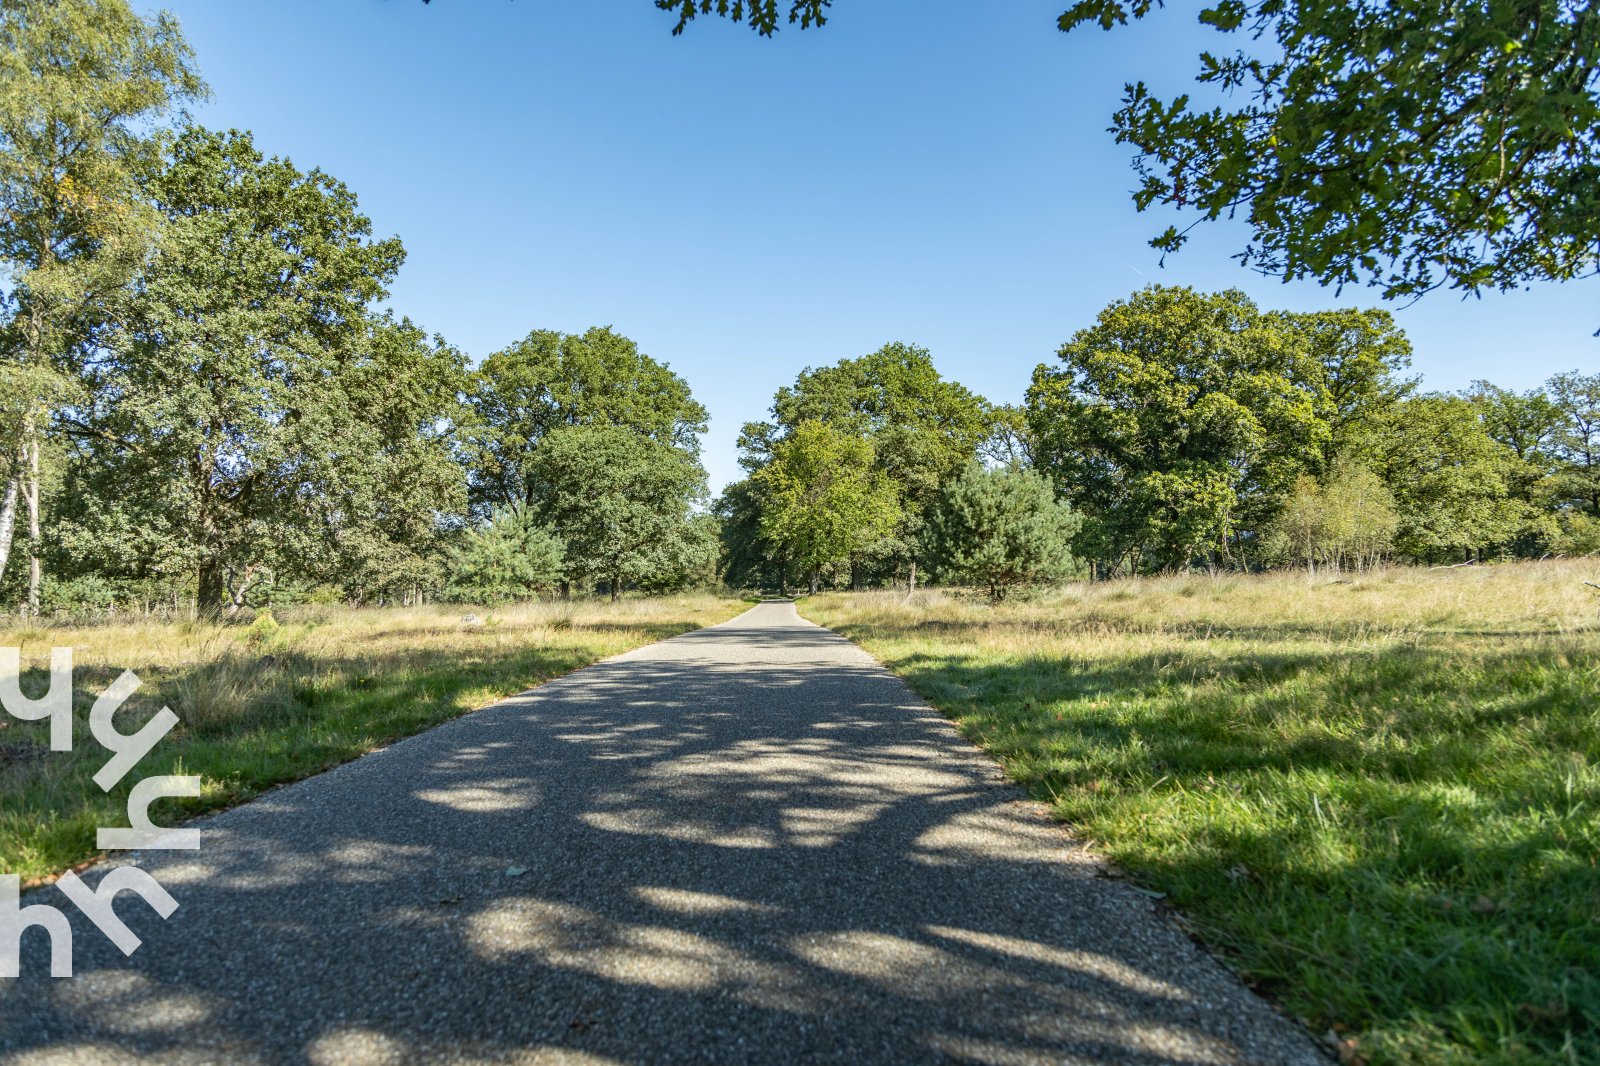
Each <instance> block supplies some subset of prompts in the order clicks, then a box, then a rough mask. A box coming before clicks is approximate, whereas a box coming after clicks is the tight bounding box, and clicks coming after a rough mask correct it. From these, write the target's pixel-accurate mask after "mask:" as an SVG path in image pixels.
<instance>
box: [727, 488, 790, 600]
mask: <svg viewBox="0 0 1600 1066" xmlns="http://www.w3.org/2000/svg"><path fill="white" fill-rule="evenodd" d="M712 513H713V514H714V515H715V516H716V518H717V525H718V528H717V536H718V539H719V540H720V542H721V548H722V578H723V580H724V581H725V582H727V584H729V585H731V586H732V587H734V588H762V587H765V588H774V589H778V590H779V591H787V589H788V587H789V579H788V567H789V560H788V558H787V557H786V556H785V555H784V554H783V551H782V548H781V547H780V546H779V545H777V544H774V543H772V542H771V541H770V540H768V539H767V536H766V534H765V533H763V532H762V529H761V513H762V506H761V499H760V496H759V493H758V489H757V486H756V484H755V482H754V481H752V480H751V479H750V478H745V479H744V480H743V481H735V482H734V483H733V484H731V485H729V486H728V487H727V488H725V489H723V490H722V495H721V496H719V497H717V501H716V503H715V504H714V505H713V506H712Z"/></svg>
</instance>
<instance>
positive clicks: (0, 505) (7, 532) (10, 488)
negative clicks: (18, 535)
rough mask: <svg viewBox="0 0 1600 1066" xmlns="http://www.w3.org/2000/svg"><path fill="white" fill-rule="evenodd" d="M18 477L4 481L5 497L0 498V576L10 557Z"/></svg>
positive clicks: (14, 528)
mask: <svg viewBox="0 0 1600 1066" xmlns="http://www.w3.org/2000/svg"><path fill="white" fill-rule="evenodd" d="M19 484H20V479H18V478H15V477H14V478H12V479H11V480H10V481H8V482H6V494H5V499H4V500H0V578H4V577H5V576H6V561H7V560H8V559H10V558H11V537H12V534H14V533H15V532H16V529H17V490H18V487H19Z"/></svg>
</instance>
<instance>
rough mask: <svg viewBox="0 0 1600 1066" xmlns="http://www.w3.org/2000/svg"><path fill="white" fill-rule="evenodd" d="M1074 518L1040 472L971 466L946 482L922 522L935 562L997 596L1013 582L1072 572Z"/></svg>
mask: <svg viewBox="0 0 1600 1066" xmlns="http://www.w3.org/2000/svg"><path fill="white" fill-rule="evenodd" d="M1081 524H1082V519H1081V518H1080V517H1079V516H1078V514H1077V513H1076V512H1075V511H1073V510H1072V508H1071V507H1069V506H1068V505H1067V504H1065V503H1062V502H1060V501H1058V500H1057V499H1056V496H1055V489H1054V487H1053V486H1052V485H1051V483H1050V479H1049V478H1047V477H1045V476H1044V475H1043V474H1041V473H1039V472H1037V471H1034V470H1023V469H1018V468H1015V467H1012V468H1007V469H1000V470H985V469H983V468H982V467H979V466H972V467H969V468H968V469H967V470H966V471H965V472H964V473H962V474H961V476H960V477H958V478H956V479H955V480H954V481H952V482H951V483H950V484H949V485H948V486H946V488H945V491H944V495H943V497H942V498H941V500H940V502H939V506H938V508H937V509H936V510H935V512H934V514H933V518H932V521H931V522H930V524H929V533H930V540H931V547H932V549H933V557H934V565H935V569H936V570H937V572H938V573H939V575H940V576H942V577H944V578H946V579H951V580H955V581H970V582H974V583H977V584H981V585H984V586H985V587H987V588H988V590H989V598H990V599H991V600H1001V599H1004V598H1005V596H1006V594H1007V592H1009V591H1010V590H1011V589H1012V588H1014V587H1015V586H1017V585H1022V584H1029V583H1034V582H1041V581H1048V580H1054V579H1060V578H1065V577H1070V576H1072V575H1073V574H1075V573H1077V572H1078V570H1079V564H1078V560H1077V559H1075V558H1074V557H1073V555H1072V537H1073V535H1074V534H1076V533H1077V532H1078V527H1079V526H1080V525H1081Z"/></svg>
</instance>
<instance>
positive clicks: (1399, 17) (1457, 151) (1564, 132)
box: [1061, 0, 1600, 297]
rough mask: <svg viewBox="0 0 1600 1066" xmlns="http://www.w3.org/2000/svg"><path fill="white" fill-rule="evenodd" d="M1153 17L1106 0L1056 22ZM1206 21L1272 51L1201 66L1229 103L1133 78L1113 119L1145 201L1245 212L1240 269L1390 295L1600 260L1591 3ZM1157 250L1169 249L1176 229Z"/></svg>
mask: <svg viewBox="0 0 1600 1066" xmlns="http://www.w3.org/2000/svg"><path fill="white" fill-rule="evenodd" d="M1149 8H1150V5H1149V4H1148V3H1145V4H1134V5H1125V4H1122V3H1116V2H1105V0H1093V2H1087V3H1081V4H1078V5H1076V6H1075V7H1074V8H1072V9H1071V10H1069V11H1068V13H1067V14H1066V15H1064V16H1063V17H1062V20H1061V28H1062V29H1063V30H1070V29H1072V28H1074V27H1076V26H1078V25H1080V24H1083V23H1085V22H1097V23H1098V24H1100V25H1101V26H1102V27H1105V28H1109V27H1110V26H1111V25H1113V24H1118V23H1122V22H1126V21H1127V19H1128V18H1129V17H1130V16H1131V17H1134V18H1138V17H1142V16H1143V15H1145V14H1147V13H1148V11H1149ZM1199 20H1200V21H1201V22H1202V23H1204V24H1207V25H1210V26H1211V27H1213V28H1214V29H1216V30H1218V31H1220V32H1225V33H1232V32H1236V31H1240V30H1244V29H1248V30H1249V31H1250V33H1251V34H1252V35H1253V36H1254V37H1256V38H1268V39H1269V43H1266V44H1263V45H1262V46H1261V49H1260V51H1261V53H1262V54H1260V55H1257V56H1251V55H1247V54H1245V53H1243V52H1240V53H1237V54H1235V55H1233V56H1230V57H1218V56H1215V55H1213V54H1211V53H1209V52H1207V53H1204V54H1202V56H1201V57H1200V71H1199V74H1198V80H1199V81H1201V82H1204V83H1209V84H1213V85H1216V86H1218V87H1219V88H1221V89H1222V90H1223V91H1224V92H1226V93H1229V94H1233V93H1239V94H1242V95H1243V96H1244V100H1245V102H1243V103H1241V104H1240V105H1239V106H1236V107H1234V108H1232V109H1227V108H1213V109H1212V110H1209V111H1199V110H1195V109H1193V108H1192V107H1191V106H1190V104H1189V101H1188V99H1187V97H1183V96H1180V97H1178V98H1177V99H1175V100H1174V101H1172V102H1171V103H1163V102H1161V101H1160V100H1158V99H1156V98H1154V97H1153V96H1151V94H1150V93H1149V91H1148V90H1147V89H1146V88H1145V87H1144V86H1143V85H1142V84H1141V85H1135V86H1130V87H1129V90H1128V93H1127V96H1126V97H1125V99H1124V102H1123V107H1122V109H1121V110H1120V111H1118V112H1117V114H1116V116H1115V119H1114V127H1113V128H1114V129H1115V131H1116V136H1117V140H1118V142H1119V143H1127V144H1132V145H1134V146H1135V147H1136V148H1137V149H1138V151H1139V158H1138V160H1137V164H1136V165H1137V169H1138V171H1139V173H1140V178H1141V181H1140V187H1139V191H1138V192H1137V193H1136V194H1135V197H1134V199H1135V203H1136V204H1137V206H1138V207H1139V208H1140V209H1141V210H1143V209H1145V208H1148V207H1151V206H1153V205H1157V204H1161V205H1170V206H1174V207H1180V208H1187V209H1190V210H1193V211H1195V212H1197V214H1198V215H1199V216H1200V217H1202V218H1205V219H1216V218H1219V217H1221V216H1223V215H1225V214H1226V215H1231V214H1232V213H1233V212H1234V211H1235V210H1238V209H1243V210H1244V212H1245V213H1246V217H1247V220H1248V221H1249V223H1250V225H1251V228H1252V231H1253V235H1252V239H1251V241H1250V243H1249V244H1248V245H1247V246H1246V247H1245V249H1244V250H1243V251H1241V252H1240V253H1239V255H1238V258H1239V259H1240V261H1241V262H1243V263H1244V264H1245V265H1247V266H1250V267H1252V268H1254V269H1256V270H1259V271H1261V272H1263V273H1267V274H1273V275H1278V276H1282V277H1284V278H1301V277H1312V278H1316V279H1317V280H1319V281H1322V282H1324V283H1331V284H1336V285H1337V284H1344V283H1347V282H1349V283H1363V284H1371V285H1376V286H1379V287H1380V288H1382V289H1383V292H1384V295H1385V296H1386V297H1406V296H1416V295H1419V294H1421V293H1424V292H1427V291H1429V290H1431V289H1433V288H1436V287H1439V286H1449V287H1454V288H1460V289H1464V290H1466V291H1469V292H1476V291H1479V290H1481V289H1485V288H1490V289H1507V288H1513V287H1516V286H1519V285H1522V284H1525V283H1527V282H1529V281H1532V280H1538V279H1550V280H1558V281H1560V280H1567V279H1570V278H1575V277H1579V276H1582V275H1586V274H1590V273H1593V272H1594V271H1595V270H1596V268H1597V266H1600V258H1597V256H1600V253H1597V251H1596V249H1597V247H1600V181H1597V179H1600V155H1597V147H1600V144H1597V140H1600V102H1597V100H1596V97H1595V86H1596V78H1597V77H1600V73H1597V72H1600V23H1597V22H1596V20H1595V19H1594V17H1593V12H1592V11H1591V10H1590V9H1589V8H1588V7H1587V6H1586V5H1574V4H1567V3H1562V2H1559V0H1533V2H1531V3H1525V4H1504V3H1498V2H1493V0H1476V2H1473V3H1468V4H1458V5H1453V6H1452V7H1450V8H1449V9H1448V11H1445V10H1444V9H1441V8H1440V7H1439V6H1438V5H1437V4H1433V3H1428V2H1426V0H1399V2H1395V3H1386V4H1349V3H1346V2H1344V0H1264V2H1262V0H1258V2H1254V3H1246V2H1242V0H1225V2H1222V3H1218V4H1217V5H1215V6H1214V7H1211V8H1208V9H1206V10H1204V11H1202V12H1201V13H1200V15H1199ZM1151 243H1152V245H1153V246H1154V247H1156V248H1159V249H1161V250H1162V251H1175V250H1177V249H1178V248H1179V247H1181V246H1182V244H1183V237H1182V233H1181V231H1180V230H1178V229H1177V228H1170V229H1168V230H1166V231H1165V232H1163V233H1162V234H1161V235H1159V236H1158V237H1156V238H1155V240H1153V241H1152V242H1151Z"/></svg>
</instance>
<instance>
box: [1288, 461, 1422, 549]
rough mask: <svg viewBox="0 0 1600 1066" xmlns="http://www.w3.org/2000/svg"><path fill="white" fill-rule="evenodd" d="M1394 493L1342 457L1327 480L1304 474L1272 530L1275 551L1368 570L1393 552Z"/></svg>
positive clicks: (1396, 516) (1396, 524)
mask: <svg viewBox="0 0 1600 1066" xmlns="http://www.w3.org/2000/svg"><path fill="white" fill-rule="evenodd" d="M1399 525H1400V516H1399V514H1398V513H1397V512H1396V510H1395V504H1394V496H1393V494H1392V493H1390V492H1389V490H1388V488H1386V487H1385V486H1384V484H1383V481H1382V480H1381V479H1380V478H1379V477H1378V476H1377V475H1376V474H1374V473H1373V472H1372V471H1371V470H1368V469H1366V468H1365V467H1362V466H1359V465H1356V464H1354V463H1350V462H1347V461H1338V462H1336V463H1335V465H1334V468H1333V469H1332V471H1331V472H1330V475H1329V477H1328V482H1327V484H1326V485H1325V486H1324V485H1321V484H1319V483H1318V482H1317V481H1316V480H1315V479H1314V478H1312V477H1310V476H1308V475H1304V474H1302V475H1301V476H1300V477H1299V479H1297V481H1296V482H1295V487H1294V491H1293V492H1292V493H1290V495H1289V498H1288V499H1287V500H1285V501H1284V505H1283V509H1282V510H1281V511H1280V512H1279V514H1278V517H1277V519H1276V520H1275V521H1274V522H1273V525H1272V528H1271V529H1270V531H1269V533H1268V539H1269V542H1270V543H1271V544H1272V551H1273V553H1274V554H1278V555H1281V556H1283V557H1287V558H1291V559H1294V560H1297V561H1298V562H1300V563H1303V564H1304V565H1305V567H1306V569H1307V571H1309V572H1310V573H1313V574H1314V573H1316V569H1317V564H1318V563H1321V564H1322V565H1323V566H1326V567H1329V568H1330V569H1333V570H1335V571H1337V570H1339V569H1341V568H1343V567H1346V566H1350V567H1354V568H1355V569H1356V570H1366V569H1370V568H1371V567H1373V566H1376V565H1377V564H1378V562H1379V561H1380V560H1381V559H1382V558H1383V556H1384V555H1385V554H1386V553H1387V552H1388V551H1389V549H1390V546H1391V545H1392V544H1393V542H1394V535H1395V531H1396V530H1397V529H1398V528H1399Z"/></svg>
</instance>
